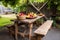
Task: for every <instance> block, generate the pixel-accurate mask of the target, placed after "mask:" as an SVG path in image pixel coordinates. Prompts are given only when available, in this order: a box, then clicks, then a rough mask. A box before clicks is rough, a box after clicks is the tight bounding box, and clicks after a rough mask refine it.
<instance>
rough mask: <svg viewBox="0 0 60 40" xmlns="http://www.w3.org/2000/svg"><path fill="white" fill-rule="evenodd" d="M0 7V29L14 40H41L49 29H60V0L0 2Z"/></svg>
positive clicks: (1, 0) (13, 0) (11, 0)
mask: <svg viewBox="0 0 60 40" xmlns="http://www.w3.org/2000/svg"><path fill="white" fill-rule="evenodd" d="M0 6H1V8H0V29H1V31H2V30H4V29H5V28H6V30H8V31H9V32H8V33H9V34H10V35H11V36H12V37H13V38H14V40H18V35H20V36H21V37H22V39H21V40H42V38H43V37H45V35H46V34H47V33H48V31H49V30H50V29H52V28H55V29H58V30H59V29H60V0H0ZM35 26H36V27H35ZM32 34H33V35H32ZM26 38H27V39H26Z"/></svg>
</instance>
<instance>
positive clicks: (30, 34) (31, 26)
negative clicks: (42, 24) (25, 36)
mask: <svg viewBox="0 0 60 40" xmlns="http://www.w3.org/2000/svg"><path fill="white" fill-rule="evenodd" d="M29 26H30V29H29V31H30V33H29V40H31V36H32V28H33V24H32V23H30V24H29Z"/></svg>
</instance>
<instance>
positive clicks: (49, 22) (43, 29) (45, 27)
mask: <svg viewBox="0 0 60 40" xmlns="http://www.w3.org/2000/svg"><path fill="white" fill-rule="evenodd" d="M52 23H53V21H52V20H47V21H46V22H45V23H44V24H42V25H41V26H40V27H39V28H38V29H37V30H35V31H34V33H35V34H39V35H44V36H45V35H46V34H47V32H48V30H49V29H50V27H51V25H52Z"/></svg>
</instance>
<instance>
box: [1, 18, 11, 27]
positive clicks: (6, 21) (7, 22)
mask: <svg viewBox="0 0 60 40" xmlns="http://www.w3.org/2000/svg"><path fill="white" fill-rule="evenodd" d="M11 23H12V21H10V19H9V18H4V17H2V18H0V27H3V26H5V25H8V24H11Z"/></svg>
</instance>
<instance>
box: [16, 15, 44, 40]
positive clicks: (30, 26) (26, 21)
mask: <svg viewBox="0 0 60 40" xmlns="http://www.w3.org/2000/svg"><path fill="white" fill-rule="evenodd" d="M42 17H44V16H37V17H36V18H34V19H24V20H19V21H21V22H24V23H28V25H29V40H31V36H32V28H33V22H35V21H36V20H38V19H40V18H42ZM17 34H18V24H17V23H15V39H16V40H18V38H17Z"/></svg>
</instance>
